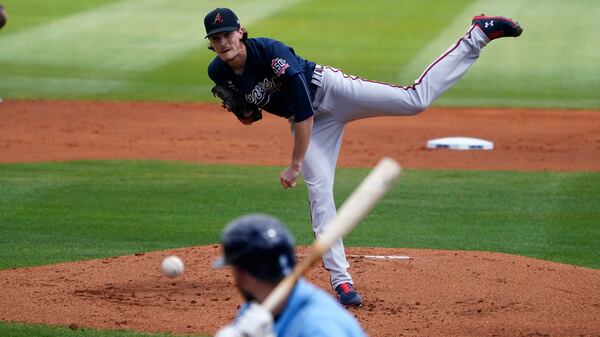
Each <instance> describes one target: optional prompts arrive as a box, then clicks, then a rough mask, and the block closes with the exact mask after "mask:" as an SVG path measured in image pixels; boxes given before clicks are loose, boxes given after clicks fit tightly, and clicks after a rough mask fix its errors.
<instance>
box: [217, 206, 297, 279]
mask: <svg viewBox="0 0 600 337" xmlns="http://www.w3.org/2000/svg"><path fill="white" fill-rule="evenodd" d="M221 243H222V245H223V256H222V257H221V258H219V259H218V260H217V261H215V263H214V264H213V266H214V267H215V268H219V267H223V266H226V265H234V266H237V267H239V268H241V269H243V270H245V271H247V272H248V273H250V275H252V276H254V277H256V278H257V279H259V280H263V281H273V282H277V281H279V280H281V279H282V278H283V277H285V276H286V275H288V274H289V273H291V271H292V268H293V267H294V265H295V263H296V258H295V255H294V238H293V236H292V234H291V233H290V232H289V231H288V230H287V229H286V228H285V226H284V225H283V223H281V221H279V220H278V219H276V218H274V217H272V216H269V215H266V214H250V215H246V216H242V217H239V218H236V219H234V220H233V221H231V222H230V223H229V224H228V225H227V226H226V227H225V229H224V230H223V234H222V236H221Z"/></svg>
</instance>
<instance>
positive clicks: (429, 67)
mask: <svg viewBox="0 0 600 337" xmlns="http://www.w3.org/2000/svg"><path fill="white" fill-rule="evenodd" d="M475 27H477V25H472V26H471V28H470V29H469V31H468V32H467V35H468V37H471V32H472V31H473V29H474V28H475ZM480 29H481V28H480ZM463 40H464V37H461V38H460V39H459V40H458V42H456V44H455V45H454V46H453V47H452V48H450V49H448V51H447V52H446V53H444V55H442V56H440V57H438V58H437V60H435V61H434V62H433V63H431V64H430V65H429V66H428V67H427V69H425V71H424V72H423V74H421V76H419V78H418V79H417V80H416V81H415V83H413V85H409V86H403V85H394V84H389V83H385V82H379V81H373V80H367V79H364V78H362V77H359V76H352V75H346V74H345V73H344V72H343V71H342V70H339V69H336V68H332V67H329V66H322V67H324V68H329V69H330V70H332V71H334V72H336V73H337V72H341V73H342V75H343V76H344V77H346V78H349V79H351V80H354V81H356V80H360V81H364V82H371V83H378V84H383V85H387V86H390V87H393V88H400V89H404V90H408V89H412V90H415V86H417V85H419V84H421V82H422V81H423V78H424V77H425V76H427V73H428V72H429V70H431V68H433V66H435V65H436V64H438V63H439V62H440V61H441V60H442V59H443V58H444V57H446V56H448V54H450V53H451V52H453V51H454V50H455V49H456V48H458V46H459V45H460V43H461V42H462V41H463Z"/></svg>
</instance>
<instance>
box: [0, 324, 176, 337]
mask: <svg viewBox="0 0 600 337" xmlns="http://www.w3.org/2000/svg"><path fill="white" fill-rule="evenodd" d="M0 336H3V337H32V336H35V337H173V336H175V335H172V334H145V333H139V332H135V331H125V330H91V329H87V328H77V329H74V330H73V329H70V328H68V327H54V326H47V325H37V324H20V323H4V322H0Z"/></svg>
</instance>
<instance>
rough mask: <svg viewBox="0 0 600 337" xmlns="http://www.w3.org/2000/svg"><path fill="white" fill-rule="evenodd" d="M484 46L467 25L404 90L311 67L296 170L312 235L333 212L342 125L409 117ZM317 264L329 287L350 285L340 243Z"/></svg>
mask: <svg viewBox="0 0 600 337" xmlns="http://www.w3.org/2000/svg"><path fill="white" fill-rule="evenodd" d="M488 42H489V40H488V39H487V37H486V36H485V34H484V33H483V32H482V31H481V30H480V29H479V28H477V27H475V26H471V28H470V29H469V31H468V32H467V33H466V34H465V36H464V37H462V38H461V39H460V40H459V41H458V42H457V43H456V44H454V45H453V46H452V47H450V48H449V49H448V50H447V51H446V52H445V53H444V54H443V55H442V56H440V57H439V58H438V59H437V60H436V61H434V62H433V63H432V64H430V65H429V66H428V67H427V68H426V70H425V71H424V72H423V74H422V75H421V76H420V77H419V78H418V79H417V81H415V83H414V84H413V85H411V86H408V87H403V86H395V85H389V84H385V83H378V82H374V81H369V80H364V79H361V78H358V77H355V76H349V75H346V74H344V73H343V72H342V71H340V70H338V69H335V68H331V67H326V66H317V68H316V69H315V73H314V76H313V79H312V81H311V82H312V83H313V84H315V85H317V86H318V87H319V88H318V89H317V91H316V93H315V100H314V102H313V107H314V109H315V116H314V124H313V130H312V136H311V141H310V144H309V146H308V150H307V153H306V156H305V158H304V163H303V166H302V175H303V176H304V180H305V182H306V185H307V188H308V197H309V202H310V211H311V217H312V219H311V220H312V227H313V231H314V233H315V235H316V237H319V236H320V235H321V233H323V231H324V230H325V226H326V224H327V223H329V222H330V221H331V219H332V218H333V217H335V214H336V207H335V202H334V198H333V184H334V177H335V167H336V163H337V159H338V155H339V152H340V145H341V144H342V136H343V133H344V127H345V125H346V124H347V123H348V122H351V121H353V120H357V119H361V118H367V117H376V116H410V115H415V114H417V113H419V112H422V111H424V110H425V109H427V108H428V107H429V105H430V104H431V103H432V102H433V101H434V100H435V99H436V98H437V97H439V96H440V95H441V94H443V93H444V92H445V91H446V90H448V89H449V88H450V87H451V86H452V85H454V84H455V83H456V82H457V81H458V80H459V79H460V78H461V77H462V76H463V75H464V74H465V73H466V72H467V70H468V69H469V67H470V66H471V65H472V64H473V63H474V62H475V61H476V60H477V59H478V57H479V54H480V52H481V48H483V47H484V46H485V45H486V44H487V43H488ZM323 265H324V267H325V268H326V269H327V270H329V272H330V276H331V285H332V287H333V288H334V289H335V288H336V287H337V286H338V285H340V284H342V283H344V282H350V283H353V282H352V277H351V276H350V274H349V273H348V271H347V269H348V267H349V264H348V261H347V260H346V254H345V251H344V244H343V242H342V240H341V239H340V240H338V241H337V242H336V243H335V244H334V245H333V246H332V247H331V248H330V249H329V250H328V251H327V252H326V253H325V254H324V255H323Z"/></svg>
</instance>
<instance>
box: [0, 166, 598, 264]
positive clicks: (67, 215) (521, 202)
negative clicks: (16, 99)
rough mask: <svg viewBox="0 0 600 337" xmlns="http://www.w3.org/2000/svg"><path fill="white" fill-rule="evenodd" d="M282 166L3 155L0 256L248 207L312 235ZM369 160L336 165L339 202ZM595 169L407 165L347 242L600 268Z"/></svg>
mask: <svg viewBox="0 0 600 337" xmlns="http://www.w3.org/2000/svg"><path fill="white" fill-rule="evenodd" d="M281 169H282V168H280V167H258V166H224V165H198V164H189V163H174V162H129V161H107V162H86V161H83V162H70V163H41V164H9V165H1V166H0V191H2V193H1V194H0V268H11V267H22V266H32V265H43V264H49V263H55V262H62V261H76V260H81V259H91V258H99V257H106V256H115V255H125V254H132V253H135V252H143V251H153V250H162V249H168V248H175V247H186V246H195V245H206V244H213V243H215V242H218V239H219V235H220V230H221V228H222V227H223V226H224V225H225V224H226V223H227V222H228V221H230V220H231V219H233V218H234V217H237V216H239V215H243V214H246V213H250V212H265V213H270V214H273V215H275V216H277V217H279V218H281V219H282V220H283V221H284V222H286V223H288V224H289V225H290V227H291V229H292V231H293V233H294V234H295V236H296V238H297V241H298V243H299V244H303V245H306V244H309V243H310V242H311V241H312V240H313V236H312V231H311V229H310V224H309V219H308V205H307V200H306V188H305V186H304V184H299V187H298V188H296V189H293V190H283V189H282V188H281V187H280V186H279V182H278V181H279V180H278V174H279V172H280V170H281ZM367 173H368V170H366V169H339V170H338V174H337V177H336V187H335V196H336V200H337V203H338V204H341V203H342V202H343V201H344V200H345V199H346V197H347V196H348V195H349V193H350V192H351V191H352V190H353V189H354V188H356V186H357V185H358V183H359V181H360V180H361V179H362V178H363V177H365V176H366V174H367ZM599 192H600V174H599V173H585V172H577V173H558V172H541V173H540V172H528V173H524V172H489V171H485V172H484V171H433V170H431V171H430V170H408V171H407V172H406V173H405V175H404V177H403V178H402V179H401V182H400V183H398V184H397V185H396V186H395V187H394V189H393V190H392V191H391V192H390V193H389V195H388V196H386V197H385V199H384V200H383V201H382V202H380V203H379V204H378V205H377V207H376V208H375V210H374V211H373V212H372V213H371V214H370V215H369V216H368V217H367V218H366V219H365V221H364V222H363V223H362V224H361V225H360V226H359V227H358V228H357V229H356V230H355V231H354V232H353V233H352V234H351V235H350V236H349V237H348V238H347V239H346V240H345V242H346V244H347V245H348V246H367V247H368V246H377V247H407V248H408V247H415V248H436V249H465V250H480V251H496V252H506V253H511V254H517V255H525V256H531V257H536V258H541V259H548V260H553V261H558V262H564V263H570V264H576V265H581V266H586V267H591V268H600V251H598V249H597V248H598V247H599V246H600V225H599V222H598V221H599V220H598V219H600V209H599V208H598V205H600V193H599Z"/></svg>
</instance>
